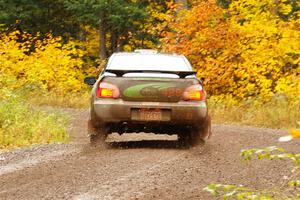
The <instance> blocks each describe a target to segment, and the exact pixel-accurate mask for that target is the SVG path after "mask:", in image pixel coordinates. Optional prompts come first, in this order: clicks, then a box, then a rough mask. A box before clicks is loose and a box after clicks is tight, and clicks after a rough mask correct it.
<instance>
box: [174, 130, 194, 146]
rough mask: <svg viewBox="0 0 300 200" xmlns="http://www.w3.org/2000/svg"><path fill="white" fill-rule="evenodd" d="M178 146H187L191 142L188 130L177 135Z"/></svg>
mask: <svg viewBox="0 0 300 200" xmlns="http://www.w3.org/2000/svg"><path fill="white" fill-rule="evenodd" d="M177 136H178V144H179V146H180V147H184V146H189V145H190V142H191V132H190V131H189V130H186V131H183V132H182V133H179V134H178V135H177Z"/></svg>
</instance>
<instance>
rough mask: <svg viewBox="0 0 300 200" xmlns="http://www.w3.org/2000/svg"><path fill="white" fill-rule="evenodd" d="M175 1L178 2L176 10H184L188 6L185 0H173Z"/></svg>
mask: <svg viewBox="0 0 300 200" xmlns="http://www.w3.org/2000/svg"><path fill="white" fill-rule="evenodd" d="M175 3H176V4H178V5H179V6H178V10H179V11H180V10H184V9H187V8H188V3H187V0H175Z"/></svg>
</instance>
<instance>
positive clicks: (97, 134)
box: [88, 120, 107, 145]
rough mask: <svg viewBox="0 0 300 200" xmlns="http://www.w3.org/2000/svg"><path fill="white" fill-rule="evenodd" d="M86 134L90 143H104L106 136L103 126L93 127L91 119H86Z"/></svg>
mask: <svg viewBox="0 0 300 200" xmlns="http://www.w3.org/2000/svg"><path fill="white" fill-rule="evenodd" d="M88 135H89V137H90V143H91V144H93V145H94V144H100V143H104V142H105V139H106V137H107V131H106V129H105V128H104V127H101V126H98V127H95V126H94V125H93V123H92V121H91V120H89V121H88Z"/></svg>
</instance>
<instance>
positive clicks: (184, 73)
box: [105, 69, 196, 78]
mask: <svg viewBox="0 0 300 200" xmlns="http://www.w3.org/2000/svg"><path fill="white" fill-rule="evenodd" d="M105 72H109V73H112V74H115V75H116V76H117V77H122V76H123V75H124V74H127V73H162V74H176V75H178V76H179V77H180V78H185V77H186V76H190V75H196V72H194V71H159V70H116V69H106V70H105Z"/></svg>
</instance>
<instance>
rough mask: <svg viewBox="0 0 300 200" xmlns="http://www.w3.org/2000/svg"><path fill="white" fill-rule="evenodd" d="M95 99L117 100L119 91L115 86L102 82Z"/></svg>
mask: <svg viewBox="0 0 300 200" xmlns="http://www.w3.org/2000/svg"><path fill="white" fill-rule="evenodd" d="M97 97H98V98H113V99H117V98H119V97H120V91H119V89H118V87H117V86H115V85H113V84H110V83H105V82H103V83H100V84H99V86H98V89H97Z"/></svg>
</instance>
